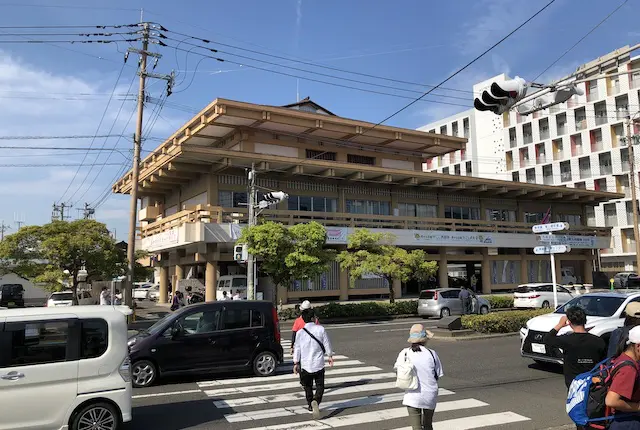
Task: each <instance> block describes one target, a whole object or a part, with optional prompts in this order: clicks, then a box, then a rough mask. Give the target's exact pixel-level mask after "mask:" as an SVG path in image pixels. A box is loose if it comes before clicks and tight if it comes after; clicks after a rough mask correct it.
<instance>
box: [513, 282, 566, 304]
mask: <svg viewBox="0 0 640 430" xmlns="http://www.w3.org/2000/svg"><path fill="white" fill-rule="evenodd" d="M556 290H557V293H558V306H561V305H564V304H565V303H567V302H568V301H569V300H571V299H573V298H574V296H575V295H574V293H572V292H571V291H569V290H568V289H567V288H565V287H563V286H561V285H557V286H556ZM552 306H553V284H551V283H541V284H522V285H519V286H518V288H517V289H516V291H515V292H514V293H513V307H514V308H517V309H522V308H542V309H548V308H550V307H552Z"/></svg>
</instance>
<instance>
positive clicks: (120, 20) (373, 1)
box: [0, 0, 640, 238]
mask: <svg viewBox="0 0 640 430" xmlns="http://www.w3.org/2000/svg"><path fill="white" fill-rule="evenodd" d="M38 1H39V3H38ZM546 3H547V0H543V1H541V0H452V1H448V2H437V1H417V0H416V1H397V2H389V1H382V0H348V1H342V2H337V1H335V2H326V1H325V2H321V1H317V0H279V1H271V2H265V1H261V0H246V1H234V2H231V1H200V0H198V1H195V0H193V1H189V2H182V5H180V6H178V5H179V4H180V3H178V2H175V1H167V0H154V1H136V0H133V1H121V0H112V1H110V2H98V1H94V0H90V1H72V0H66V1H64V0H60V2H57V1H55V0H52V1H46V2H45V1H44V0H33V2H31V1H30V0H25V1H24V2H16V1H14V2H8V1H2V0H0V10H1V11H2V13H1V14H0V27H2V26H42V25H103V24H106V25H110V24H128V23H134V22H137V21H138V20H139V17H140V11H139V9H140V8H143V10H144V18H145V20H149V21H154V22H157V23H160V24H162V25H163V26H164V27H166V28H167V29H169V30H173V31H176V32H180V33H185V34H189V35H194V36H198V37H202V38H205V39H209V40H212V41H213V42H220V43H224V44H227V45H233V46H234V47H239V48H244V49H252V50H255V51H260V52H263V53H267V54H271V55H278V56H282V57H294V58H296V59H300V60H304V61H309V62H314V63H317V64H322V65H325V66H330V67H335V68H340V69H346V70H350V71H357V72H361V73H367V74H372V75H377V76H384V77H390V78H394V79H398V80H403V81H407V82H415V83H423V84H437V83H439V82H440V81H441V80H443V79H444V78H445V77H446V76H448V75H449V74H450V73H451V72H453V71H454V70H456V69H457V68H458V67H460V66H462V65H464V64H465V63H466V62H467V61H469V60H470V59H472V58H473V57H475V56H476V55H477V54H479V53H480V52H482V51H483V50H484V49H486V48H487V47H489V46H490V45H492V44H493V43H494V42H495V41H497V40H498V39H500V38H501V37H502V36H504V35H505V34H507V33H508V32H509V31H511V29H513V28H514V27H516V26H517V25H518V24H520V22H522V21H524V20H525V19H526V18H528V17H529V16H530V15H531V14H533V13H534V12H535V11H536V10H538V9H539V8H540V7H542V6H543V5H544V4H546ZM620 3H622V0H615V1H613V0H612V1H609V2H603V1H600V0H556V2H555V3H554V4H553V5H552V6H551V7H549V8H548V9H547V10H546V11H545V12H543V14H541V15H540V16H539V17H537V18H536V19H535V20H534V21H532V22H531V23H529V24H528V25H527V26H526V27H525V28H523V29H522V30H520V31H519V32H517V33H516V34H515V35H514V36H512V37H511V38H510V39H508V40H507V41H506V42H504V43H503V44H502V45H500V46H499V47H497V48H496V49H495V50H493V51H492V52H491V53H490V54H488V55H487V56H486V57H484V58H483V59H481V60H480V61H478V62H477V63H475V64H474V65H473V66H472V67H470V68H469V69H468V70H466V71H465V72H464V73H462V74H461V75H459V76H458V77H456V78H455V79H454V80H452V81H450V82H448V83H447V84H446V87H447V88H453V89H458V90H460V91H451V90H439V91H437V93H438V94H440V95H441V97H432V98H430V100H432V102H429V103H427V102H419V103H417V104H416V105H414V106H413V107H411V108H410V109H407V110H406V111H404V112H403V113H402V114H400V115H398V116H396V117H394V118H393V119H391V120H390V121H389V122H388V124H391V125H397V126H402V127H410V128H417V127H419V126H421V125H424V124H425V123H428V122H430V121H432V120H435V119H438V118H442V117H445V116H448V115H451V114H453V113H455V112H457V111H461V110H464V109H466V108H468V107H471V105H472V94H471V93H470V90H471V86H472V85H473V84H474V83H476V82H478V81H480V80H484V79H486V78H488V77H491V76H493V75H496V74H498V73H502V72H505V73H508V74H510V75H511V76H515V75H519V76H522V77H524V78H525V79H531V78H533V77H535V76H537V75H538V74H539V73H540V72H541V71H542V70H544V69H545V68H546V67H547V66H548V65H549V64H551V63H552V62H553V61H555V60H556V59H557V58H558V57H559V56H560V55H561V54H562V53H563V52H564V51H565V50H566V49H568V48H569V47H570V46H572V45H573V44H574V43H575V42H576V41H577V40H578V39H579V38H580V37H582V36H583V35H584V34H585V33H586V32H587V31H589V30H590V29H591V28H592V27H594V26H595V25H596V24H597V23H598V22H599V21H600V20H602V19H603V18H604V17H605V16H606V15H607V14H608V13H609V12H611V11H612V10H613V9H614V8H615V7H616V6H618V5H619V4H620ZM187 4H188V7H187V6H183V5H187ZM43 5H48V6H54V7H43ZM639 11H640V0H630V1H628V2H627V4H626V5H625V6H624V7H623V8H622V9H621V10H619V11H618V12H617V13H616V14H614V15H613V16H612V17H611V18H610V19H609V20H607V21H606V22H605V23H604V24H603V25H602V26H601V27H600V28H599V29H598V30H596V31H595V32H594V33H593V34H592V35H590V36H589V37H588V38H587V39H586V40H585V41H584V42H582V43H581V44H580V45H579V46H578V47H576V48H575V49H573V50H572V51H571V52H570V53H569V54H567V55H566V56H565V57H564V58H563V59H562V60H561V61H560V62H559V63H558V64H557V65H556V66H554V67H553V68H552V69H551V70H550V71H549V72H548V73H547V75H546V76H543V77H542V78H540V81H541V82H546V81H547V80H549V79H554V78H558V77H561V76H563V75H565V74H567V73H569V72H571V71H573V70H574V69H575V67H576V66H578V65H579V64H582V63H584V62H587V61H590V60H592V59H594V58H596V57H598V56H600V55H603V54H606V53H608V52H610V51H612V50H613V49H616V48H618V47H621V46H624V45H627V44H629V45H632V44H634V43H637V42H638V38H639V36H640V33H639V32H638V31H637V16H638V12H639ZM0 31H2V32H4V33H5V34H6V33H11V32H17V31H23V32H26V31H27V30H9V29H0ZM44 31H48V32H56V31H58V32H62V31H60V30H33V31H32V32H44ZM68 31H69V32H80V31H86V30H73V29H71V30H68ZM65 32H66V31H65ZM167 34H168V35H170V37H172V38H175V39H177V40H178V41H179V40H182V39H183V37H181V36H177V35H172V34H171V33H167ZM32 38H33V39H42V37H40V36H32ZM20 39H21V38H20V37H16V36H8V35H5V36H2V33H0V40H20ZM59 39H64V37H59ZM23 40H24V39H23ZM178 41H174V40H169V41H167V43H168V44H170V45H173V46H176V45H178V43H179V42H178ZM187 42H189V43H192V42H194V41H193V40H187ZM60 46H62V47H63V48H66V49H62V48H58V47H55V46H52V45H49V44H24V43H21V44H13V43H0V135H1V136H33V135H37V136H60V135H64V136H67V135H73V136H80V135H91V136H92V135H95V134H96V133H97V134H99V135H105V134H123V135H125V137H124V138H121V139H118V138H108V139H104V138H98V139H95V140H93V141H92V139H69V140H16V141H12V140H0V145H6V146H12V145H13V146H46V147H49V146H51V147H82V148H87V147H89V146H90V145H92V146H93V147H94V148H101V147H104V148H114V147H117V148H119V150H118V151H114V152H110V151H109V152H105V151H100V152H99V151H95V152H90V153H89V154H88V155H85V154H87V153H86V152H85V151H71V150H68V151H62V150H54V149H42V150H35V149H33V150H14V149H0V165H2V167H0V198H2V200H3V204H2V205H0V220H4V222H5V223H9V224H11V227H12V230H10V231H9V233H10V232H12V231H15V229H16V225H15V224H13V221H14V220H15V219H19V220H22V221H25V222H26V223H27V224H41V223H45V222H47V221H48V220H49V219H50V216H51V206H52V204H53V203H54V202H55V201H58V200H59V199H61V198H62V196H63V193H64V192H65V190H66V189H67V188H68V191H67V192H66V193H65V196H64V201H67V202H69V203H73V204H75V207H80V206H82V205H83V204H84V202H89V203H97V202H99V201H103V200H104V201H103V203H102V204H101V205H100V206H99V207H98V210H97V219H98V220H100V221H103V222H105V223H106V224H107V225H108V226H109V228H111V229H113V230H115V231H116V232H117V236H118V237H119V238H125V237H126V228H127V227H126V226H127V219H126V217H127V214H128V205H129V202H128V198H127V197H126V196H109V193H108V192H107V191H108V189H109V187H110V184H111V182H112V179H113V178H114V177H116V176H117V174H118V171H119V170H120V169H121V168H122V165H123V163H124V161H125V158H124V157H125V155H127V154H128V151H129V148H130V147H131V139H130V135H131V134H132V133H133V129H134V122H135V118H133V119H132V120H131V121H130V122H129V121H128V120H129V119H130V118H131V115H132V112H133V109H134V108H135V102H134V98H133V97H125V96H124V95H125V94H134V93H135V89H136V87H137V81H135V82H133V87H132V90H131V91H129V90H128V88H129V85H130V84H131V82H132V81H133V79H134V73H135V64H136V61H137V59H136V58H134V57H133V56H132V57H130V58H129V61H128V65H127V66H126V67H124V68H122V58H123V54H122V52H124V51H125V50H126V48H127V46H128V45H127V44H126V43H124V42H122V43H118V44H117V45H116V44H109V45H81V44H74V45H68V44H61V45H60ZM179 46H180V48H181V49H187V50H188V49H190V48H191V46H189V45H187V44H181V45H179ZM213 46H215V47H217V48H219V49H221V50H225V51H226V52H228V53H229V54H239V55H246V56H249V57H252V58H258V59H262V60H264V61H270V62H274V63H279V64H285V66H284V67H275V66H271V65H266V64H261V63H258V62H256V61H254V60H247V59H242V58H238V57H235V56H232V55H229V54H219V56H220V57H222V58H225V59H227V60H231V61H234V62H237V63H240V64H243V65H238V64H229V63H225V62H218V61H215V60H210V59H205V60H203V61H201V62H199V61H200V60H201V59H202V57H201V56H199V55H195V54H193V53H191V54H189V55H187V53H186V52H183V51H176V50H175V49H172V48H159V47H157V46H154V47H153V48H154V49H155V50H159V52H160V53H161V54H162V55H163V57H162V59H161V60H160V61H159V63H158V67H157V69H156V70H155V71H156V72H158V73H168V72H170V71H171V70H172V69H173V70H175V71H176V73H177V74H178V78H177V85H176V88H175V93H174V94H173V95H172V96H171V97H170V98H169V99H168V102H167V104H166V105H165V106H164V107H163V109H162V110H161V112H160V116H156V115H155V114H153V113H152V112H153V111H154V109H156V108H157V105H154V104H149V105H148V106H147V111H146V112H147V114H151V115H152V116H151V117H150V116H149V115H147V118H157V119H156V120H155V121H147V123H148V124H153V128H152V129H151V130H148V136H149V138H150V139H148V140H147V141H146V142H145V146H144V149H145V150H151V149H153V148H154V147H155V146H157V145H158V141H157V140H153V138H164V137H167V136H168V135H170V134H171V132H172V131H173V130H175V129H176V128H177V127H179V126H180V125H181V124H182V123H183V122H184V121H186V120H187V119H188V118H189V117H190V116H191V115H190V113H188V112H189V111H190V110H192V109H200V108H202V107H203V106H205V105H206V104H208V103H209V102H210V101H212V100H213V99H215V98H216V97H223V98H230V99H235V100H241V101H248V102H255V103H264V104H272V105H282V104H287V103H293V102H295V101H296V94H297V92H299V95H300V97H306V96H310V97H311V98H312V99H313V100H315V101H316V102H317V103H320V104H321V105H324V106H326V107H327V108H328V109H330V110H332V111H333V112H334V113H336V114H338V115H341V116H345V117H351V118H357V119H363V120H367V121H372V122H377V121H380V120H382V119H383V118H385V117H386V116H388V115H389V114H391V113H392V112H394V111H396V110H397V109H399V108H401V107H402V106H404V105H405V104H406V103H408V102H409V101H410V100H408V99H406V98H401V97H394V96H389V95H382V94H373V93H367V92H362V91H356V90H352V89H349V88H342V87H335V86H329V85H326V84H322V83H317V82H311V81H308V80H306V79H296V78H294V77H288V76H282V75H277V74H274V73H272V72H267V71H258V70H255V69H252V68H251V67H249V66H250V65H256V66H259V67H263V68H268V69H270V70H277V71H281V72H284V73H290V74H295V75H300V76H301V77H303V78H313V79H319V80H325V81H330V82H334V83H338V84H341V85H346V86H348V87H361V88H367V89H369V90H372V91H379V92H385V93H393V94H396V95H401V96H404V97H411V96H418V95H419V94H418V93H414V92H411V91H418V92H419V91H421V90H424V88H423V87H420V86H416V85H408V84H401V83H394V82H389V81H384V80H376V79H371V78H365V77H362V76H356V75H348V74H344V73H340V72H336V71H332V70H326V69H319V68H316V67H312V66H306V65H302V64H296V63H293V62H287V61H284V60H280V59H276V58H273V57H268V56H262V55H259V54H256V53H250V52H247V51H242V50H238V49H237V48H231V47H228V46H227V47H223V46H219V45H218V46H216V45H213ZM69 49H71V50H73V51H70V50H69ZM119 51H120V52H119ZM197 52H204V51H197ZM287 66H292V67H298V68H302V69H308V70H314V71H317V72H320V73H326V74H330V75H335V76H338V77H343V78H344V77H346V78H350V79H357V80H362V81H367V82H371V83H373V84H374V85H364V84H356V83H353V82H346V81H343V80H341V79H336V78H332V77H326V76H318V75H313V74H310V73H305V72H301V71H296V70H291V69H288V68H287ZM121 69H122V75H121V77H120V80H119V81H118V83H117V84H116V77H117V76H118V74H119V72H120V71H121ZM379 85H388V86H394V87H398V88H404V89H406V90H409V91H400V90H398V89H389V88H383V87H380V86H379ZM114 88H115V92H114V91H113V90H114ZM163 88H164V83H163V82H158V81H155V82H154V81H151V85H150V86H149V95H151V96H152V97H156V98H158V97H160V96H161V94H162V90H163ZM112 93H114V94H115V95H114V96H113V97H112V100H111V103H110V104H109V105H107V102H108V100H109V97H110V95H111V94H112ZM436 102H444V104H443V103H436ZM156 110H157V109H156ZM103 112H104V113H105V116H104V120H103V121H102V124H101V127H100V128H99V129H98V124H99V121H100V118H101V117H102V114H103ZM110 130H112V131H111V132H110ZM85 157H86V158H85ZM107 157H109V159H108V161H107ZM83 160H84V163H83V164H85V165H86V164H96V166H93V167H92V168H90V167H82V168H80V169H77V168H76V167H69V166H64V167H53V166H52V167H49V166H41V167H36V168H33V167H8V166H7V165H11V164H29V165H37V164H80V163H82V162H83ZM105 162H107V165H105V166H102V164H103V163H105ZM111 164H117V165H111ZM90 185H91V186H90ZM102 196H109V198H107V199H106V200H105V199H103V198H101V197H102ZM75 207H74V208H73V209H71V210H70V213H71V215H73V216H74V217H75V216H77V211H76V209H75Z"/></svg>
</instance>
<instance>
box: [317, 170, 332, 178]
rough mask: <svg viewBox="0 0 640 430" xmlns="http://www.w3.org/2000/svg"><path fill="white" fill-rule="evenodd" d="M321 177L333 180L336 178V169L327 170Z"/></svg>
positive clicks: (321, 173)
mask: <svg viewBox="0 0 640 430" xmlns="http://www.w3.org/2000/svg"><path fill="white" fill-rule="evenodd" d="M320 176H324V177H325V178H333V177H335V176H336V171H335V169H327V170H324V171H322V172H320Z"/></svg>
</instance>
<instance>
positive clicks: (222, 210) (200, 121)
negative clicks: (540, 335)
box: [113, 99, 621, 303]
mask: <svg viewBox="0 0 640 430" xmlns="http://www.w3.org/2000/svg"><path fill="white" fill-rule="evenodd" d="M500 120H501V119H500ZM372 126H373V124H372V123H369V122H365V121H360V120H353V119H347V118H342V117H339V116H336V115H334V114H332V113H331V112H330V111H328V110H326V109H324V108H322V107H321V106H319V105H317V104H315V103H313V102H312V101H310V100H306V101H303V102H301V103H297V104H294V105H289V106H281V107H278V106H269V105H257V104H252V103H245V102H237V101H231V100H224V99H217V100H215V101H214V102H212V103H211V104H210V105H209V106H207V107H206V108H205V109H203V110H202V111H201V112H200V113H199V114H198V115H196V116H195V117H194V118H192V119H191V120H189V121H188V122H187V123H186V124H185V125H184V126H183V127H181V128H180V129H179V130H177V131H176V132H175V133H174V134H173V135H172V136H170V137H169V138H168V139H167V140H166V141H165V142H164V143H162V144H161V145H160V146H159V147H158V148H156V149H155V150H154V151H153V152H152V153H151V154H150V155H148V156H147V157H146V158H145V159H144V160H143V161H142V163H141V167H140V178H139V181H138V183H137V184H134V183H133V181H132V174H131V172H128V173H127V174H126V175H124V176H123V177H122V178H120V179H119V180H118V181H117V182H116V184H115V185H114V186H113V190H114V192H116V193H125V194H126V193H130V192H131V190H132V188H133V187H134V186H136V187H137V189H138V193H139V195H140V197H141V210H140V212H139V219H140V235H141V245H142V248H144V249H146V250H148V251H149V252H151V253H153V254H154V258H153V261H154V265H156V267H158V268H159V271H160V288H161V292H163V293H166V291H167V288H168V285H169V280H172V282H171V284H172V286H173V287H174V288H175V287H176V286H179V285H180V284H182V283H183V281H184V277H185V274H187V273H192V274H195V275H194V278H195V279H194V280H189V281H190V282H198V280H199V279H201V280H202V283H203V286H204V289H205V291H206V297H207V300H214V299H215V297H216V284H217V281H216V280H217V279H218V277H219V276H221V275H227V274H242V273H244V270H245V269H244V267H243V266H242V265H240V264H238V263H236V262H235V261H234V259H233V252H232V250H233V245H234V244H235V242H236V240H237V238H238V237H239V236H240V234H241V230H242V228H244V227H245V226H246V222H247V206H246V203H247V200H248V199H247V180H246V168H247V167H248V166H251V164H252V163H255V166H256V169H257V171H258V176H257V178H258V181H257V185H258V188H259V189H260V190H261V192H266V191H271V190H281V191H284V192H286V193H288V194H289V198H288V199H287V200H286V201H284V202H281V203H279V204H278V205H277V207H273V208H271V209H267V210H264V211H263V212H262V213H261V218H262V219H264V220H273V221H276V222H281V223H284V224H285V225H293V224H296V223H300V222H308V221H311V220H316V221H318V222H320V223H322V224H323V225H325V226H326V228H327V245H328V246H330V247H333V248H335V249H337V250H340V249H345V246H346V243H347V240H348V237H349V235H350V234H351V233H353V231H354V229H356V228H368V229H371V230H373V231H380V232H387V233H392V234H393V235H394V236H395V238H396V242H395V243H396V245H398V246H402V247H405V248H408V249H415V248H420V249H424V250H425V252H427V253H428V254H429V256H430V258H432V259H433V260H435V261H437V262H438V265H439V269H438V276H437V283H438V284H439V285H440V286H441V287H446V286H448V285H450V282H460V280H461V279H462V280H465V279H466V280H467V281H464V282H468V280H469V279H470V278H471V277H472V276H473V275H475V276H476V278H477V279H478V280H479V282H478V284H477V287H478V289H481V290H482V291H484V292H487V293H488V292H491V291H494V290H501V289H510V288H513V287H515V286H516V285H518V284H519V283H520V282H533V281H546V280H548V279H549V278H550V262H549V258H548V257H545V256H540V255H534V254H533V252H532V248H533V247H535V246H536V245H538V244H539V238H538V237H537V236H536V235H534V234H533V233H532V232H531V226H532V224H531V220H533V219H538V218H541V217H542V216H544V214H545V212H546V211H547V210H548V208H553V211H554V213H558V214H563V216H565V217H567V218H571V219H581V220H583V219H585V215H586V214H587V213H588V211H589V210H591V209H590V208H593V206H594V205H596V204H598V203H599V202H602V201H608V200H610V199H611V198H612V197H621V195H615V194H613V195H612V194H610V193H605V192H602V191H593V190H583V189H565V188H558V187H551V186H545V185H539V184H514V183H512V182H507V181H499V180H495V179H486V178H477V177H471V176H468V177H465V176H455V175H443V174H441V173H430V172H424V171H423V168H422V167H423V160H424V159H425V158H427V157H440V156H441V155H445V156H446V155H447V154H448V153H450V152H457V153H458V154H460V153H461V150H462V149H463V148H464V146H465V143H466V139H465V138H464V137H454V136H447V135H442V134H439V133H429V132H423V131H417V130H410V129H403V128H397V127H391V126H378V127H376V128H375V129H372ZM460 126H461V127H462V128H461V129H460V134H461V135H462V136H464V121H462V122H461V123H460ZM469 130H471V125H470V126H469ZM365 131H366V132H365ZM558 240H561V241H563V243H566V244H569V245H571V246H572V251H571V252H570V253H568V254H565V255H562V256H561V257H560V258H558V259H557V260H556V261H557V262H556V266H557V267H556V269H557V270H558V273H561V270H562V269H565V268H567V267H570V268H572V269H573V273H575V275H576V277H577V278H579V279H581V280H584V281H585V282H588V281H589V280H590V279H591V273H592V267H593V250H595V249H599V248H604V247H606V246H607V245H608V244H609V242H610V232H609V229H607V228H591V227H587V226H586V225H580V224H579V223H576V224H575V225H574V226H573V227H572V230H571V232H570V233H567V234H563V235H559V236H558ZM258 269H259V263H258ZM385 282H386V281H385V280H384V279H382V278H376V277H374V276H368V277H364V278H363V279H359V280H357V281H356V282H355V283H351V282H350V280H349V274H348V273H347V272H345V271H343V270H341V269H340V267H339V266H338V264H337V263H333V264H332V265H331V267H330V268H329V270H328V272H327V273H324V274H322V275H321V276H318V277H317V278H316V279H312V280H301V281H296V282H294V283H292V285H287V286H281V287H279V288H278V289H277V290H276V289H273V287H272V286H271V287H269V285H268V280H264V281H263V280H261V281H260V282H259V283H258V291H260V292H262V293H263V294H264V297H265V298H268V299H274V300H275V299H276V298H277V300H278V301H282V302H283V303H286V302H287V301H298V300H300V299H302V298H315V299H317V300H321V299H334V300H335V299H340V300H348V299H354V298H356V299H357V298H366V297H380V296H383V295H386V294H388V291H389V285H385ZM467 285H468V284H467ZM392 287H393V288H394V293H395V295H396V297H401V296H402V295H414V296H415V295H417V294H418V292H419V286H418V285H417V284H411V283H407V284H405V285H402V284H400V282H395V283H394V284H393V285H392ZM164 297H166V296H164Z"/></svg>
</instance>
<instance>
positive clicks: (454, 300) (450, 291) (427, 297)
mask: <svg viewBox="0 0 640 430" xmlns="http://www.w3.org/2000/svg"><path fill="white" fill-rule="evenodd" d="M460 290H461V288H437V289H433V290H423V291H422V292H420V297H419V298H418V315H420V316H421V317H440V318H444V317H448V316H449V315H462V301H461V300H460V299H459V298H458V295H459V294H460ZM469 292H470V293H471V303H472V309H471V313H474V314H482V315H484V314H487V313H489V311H490V310H491V305H490V304H489V301H488V300H486V299H483V298H482V297H480V296H478V295H477V294H475V293H474V292H473V291H471V290H469Z"/></svg>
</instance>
